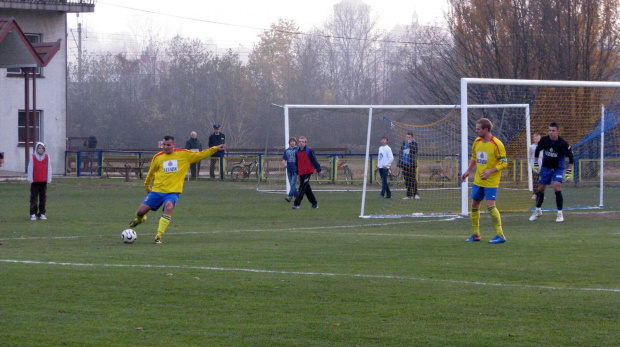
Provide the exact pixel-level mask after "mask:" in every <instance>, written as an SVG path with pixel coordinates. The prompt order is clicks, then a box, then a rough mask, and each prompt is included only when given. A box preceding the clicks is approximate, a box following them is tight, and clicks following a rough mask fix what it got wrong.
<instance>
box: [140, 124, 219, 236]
mask: <svg viewBox="0 0 620 347" xmlns="http://www.w3.org/2000/svg"><path fill="white" fill-rule="evenodd" d="M175 146H176V145H175V143H174V136H170V135H166V136H164V142H163V147H164V150H163V151H161V152H159V153H157V154H155V156H154V157H153V160H151V167H150V168H149V173H148V174H147V176H146V180H145V181H144V188H145V189H146V192H147V196H146V199H144V201H142V204H141V205H140V207H139V208H138V212H136V218H135V219H134V220H133V221H131V223H129V226H130V227H132V228H133V227H135V226H136V225H138V224H140V223H142V222H145V221H146V214H147V213H148V212H149V211H150V210H153V211H157V210H158V209H159V207H161V206H162V205H163V206H164V209H163V210H164V211H163V214H162V216H161V218H160V219H159V226H158V228H157V235H156V236H155V243H161V238H162V236H163V235H164V232H165V231H166V228H167V227H168V224H170V219H171V218H172V210H174V207H175V206H176V204H177V202H178V201H179V194H181V193H183V184H184V183H185V176H186V175H187V168H188V167H189V165H190V164H192V163H195V162H198V161H200V160H202V159H205V158H208V157H210V156H212V155H213V154H214V153H216V152H217V151H223V150H224V149H226V145H219V146H213V147H211V148H209V149H205V150H204V151H201V152H193V151H190V150H187V149H179V148H175ZM151 184H152V186H151Z"/></svg>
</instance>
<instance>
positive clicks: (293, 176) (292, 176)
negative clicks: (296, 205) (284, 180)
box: [286, 169, 297, 198]
mask: <svg viewBox="0 0 620 347" xmlns="http://www.w3.org/2000/svg"><path fill="white" fill-rule="evenodd" d="M286 176H287V177H288V181H289V183H290V185H291V189H290V190H289V191H288V197H289V198H292V197H295V196H297V171H291V170H288V169H287V170H286Z"/></svg>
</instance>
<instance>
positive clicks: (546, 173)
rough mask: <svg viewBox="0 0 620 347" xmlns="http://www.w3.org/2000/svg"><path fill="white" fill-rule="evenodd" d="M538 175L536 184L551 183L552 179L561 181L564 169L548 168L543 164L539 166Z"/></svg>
mask: <svg viewBox="0 0 620 347" xmlns="http://www.w3.org/2000/svg"><path fill="white" fill-rule="evenodd" d="M538 177H539V178H538V184H542V185H545V186H546V185H549V184H551V182H552V181H555V182H560V183H562V180H563V179H564V169H549V168H546V167H544V166H543V167H541V168H540V175H539V176H538Z"/></svg>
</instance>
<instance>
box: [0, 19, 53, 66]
mask: <svg viewBox="0 0 620 347" xmlns="http://www.w3.org/2000/svg"><path fill="white" fill-rule="evenodd" d="M60 42H61V40H60V39H58V41H56V42H41V43H30V41H29V40H28V38H26V35H24V32H23V31H22V29H21V28H20V27H19V25H17V22H16V21H15V19H14V18H8V19H5V18H0V68H16V67H17V68H19V67H37V66H41V67H43V66H47V64H49V62H50V61H51V60H52V58H53V57H54V55H56V53H57V52H58V50H60Z"/></svg>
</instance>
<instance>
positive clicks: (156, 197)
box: [142, 192, 179, 211]
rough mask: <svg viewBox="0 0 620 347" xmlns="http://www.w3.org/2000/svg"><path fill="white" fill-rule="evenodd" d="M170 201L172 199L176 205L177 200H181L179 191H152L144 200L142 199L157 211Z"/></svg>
mask: <svg viewBox="0 0 620 347" xmlns="http://www.w3.org/2000/svg"><path fill="white" fill-rule="evenodd" d="M168 201H172V204H173V205H174V206H176V205H177V202H178V201H179V193H156V192H150V193H149V194H148V195H147V196H146V198H145V199H144V201H142V203H143V204H145V205H149V206H150V207H151V210H153V211H157V210H159V208H160V207H161V205H163V204H165V203H166V202H168Z"/></svg>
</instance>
